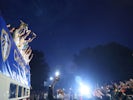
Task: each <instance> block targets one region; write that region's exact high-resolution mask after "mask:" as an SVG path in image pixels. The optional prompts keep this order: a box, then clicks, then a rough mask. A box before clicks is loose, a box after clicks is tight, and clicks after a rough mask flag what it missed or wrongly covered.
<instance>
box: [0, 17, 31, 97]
mask: <svg viewBox="0 0 133 100" xmlns="http://www.w3.org/2000/svg"><path fill="white" fill-rule="evenodd" d="M29 97H30V66H29V65H28V64H26V63H25V61H24V58H23V56H22V54H21V53H20V51H19V49H18V48H17V46H16V44H15V42H14V40H13V38H12V35H11V33H10V32H9V30H8V28H7V25H6V23H5V21H4V19H3V18H2V17H1V16H0V100H28V99H29Z"/></svg>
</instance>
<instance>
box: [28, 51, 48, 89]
mask: <svg viewBox="0 0 133 100" xmlns="http://www.w3.org/2000/svg"><path fill="white" fill-rule="evenodd" d="M33 54H34V57H33V59H32V61H31V63H30V67H31V85H32V87H33V88H34V89H39V88H42V87H43V85H44V81H45V80H46V79H47V77H48V73H49V66H48V64H47V62H46V60H45V55H44V53H43V52H41V51H37V50H34V51H33Z"/></svg>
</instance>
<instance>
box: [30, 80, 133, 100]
mask: <svg viewBox="0 0 133 100" xmlns="http://www.w3.org/2000/svg"><path fill="white" fill-rule="evenodd" d="M53 83H55V81H54V82H53ZM53 94H54V93H53V87H52V86H51V87H49V90H48V91H31V97H30V100H133V79H130V80H128V81H125V82H122V81H120V82H119V83H112V84H109V85H104V86H101V87H97V88H96V89H95V90H94V91H93V93H92V98H89V99H87V98H83V97H82V96H78V98H77V97H76V98H75V97H74V95H72V96H73V97H71V94H66V93H64V91H63V90H59V91H57V93H56V96H54V95H53Z"/></svg>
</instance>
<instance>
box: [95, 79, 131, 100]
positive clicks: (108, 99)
mask: <svg viewBox="0 0 133 100" xmlns="http://www.w3.org/2000/svg"><path fill="white" fill-rule="evenodd" d="M94 96H95V97H96V98H99V99H101V100H133V79H130V80H128V81H125V82H122V81H120V82H119V83H112V84H111V85H105V86H102V87H100V88H97V89H95V90H94Z"/></svg>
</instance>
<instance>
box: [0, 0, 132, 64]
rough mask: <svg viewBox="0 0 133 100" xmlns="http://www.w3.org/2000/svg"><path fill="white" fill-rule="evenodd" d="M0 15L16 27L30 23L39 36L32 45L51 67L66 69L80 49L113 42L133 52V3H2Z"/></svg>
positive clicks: (51, 0)
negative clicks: (20, 21)
mask: <svg viewBox="0 0 133 100" xmlns="http://www.w3.org/2000/svg"><path fill="white" fill-rule="evenodd" d="M0 13H1V14H2V16H3V17H4V19H5V21H6V22H7V23H11V24H12V25H13V26H16V25H18V24H19V19H22V20H23V21H25V22H26V23H28V24H29V28H30V29H32V31H34V32H35V33H36V34H37V38H36V39H35V40H34V41H33V42H32V43H31V46H32V48H33V49H37V50H41V51H44V53H45V54H46V59H47V61H48V63H49V65H50V66H59V65H61V66H67V65H69V64H71V61H72V57H73V55H74V54H75V53H77V52H79V51H80V50H81V49H83V48H86V47H94V46H97V45H98V44H106V43H109V42H112V41H115V42H118V43H120V44H122V45H125V46H127V47H129V48H131V49H133V1H132V0H0Z"/></svg>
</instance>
